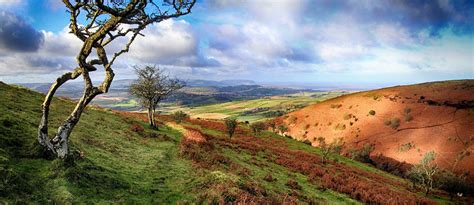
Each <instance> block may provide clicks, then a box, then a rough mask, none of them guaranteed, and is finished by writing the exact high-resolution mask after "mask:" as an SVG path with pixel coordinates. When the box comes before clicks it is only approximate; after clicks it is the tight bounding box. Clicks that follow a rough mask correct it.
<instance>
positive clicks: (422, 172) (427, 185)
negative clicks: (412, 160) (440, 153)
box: [407, 151, 438, 196]
mask: <svg viewBox="0 0 474 205" xmlns="http://www.w3.org/2000/svg"><path fill="white" fill-rule="evenodd" d="M435 159H436V153H435V152H434V151H430V152H427V153H426V154H425V155H424V156H423V159H421V160H420V163H418V164H415V165H414V166H413V167H412V169H411V170H410V171H409V172H408V174H407V175H408V178H409V179H410V181H412V182H413V186H415V184H416V183H419V184H420V185H421V186H422V187H423V189H424V190H425V194H426V195H427V196H428V194H429V193H430V191H431V190H432V189H433V186H434V185H435V183H434V182H435V178H434V175H435V174H436V173H437V172H438V166H437V164H436V163H435Z"/></svg>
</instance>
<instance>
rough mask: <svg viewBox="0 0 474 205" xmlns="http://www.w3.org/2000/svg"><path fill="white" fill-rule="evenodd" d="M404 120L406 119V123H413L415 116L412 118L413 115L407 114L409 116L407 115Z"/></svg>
mask: <svg viewBox="0 0 474 205" xmlns="http://www.w3.org/2000/svg"><path fill="white" fill-rule="evenodd" d="M404 118H405V122H410V121H412V120H413V116H411V115H408V114H407V115H405V117H404Z"/></svg>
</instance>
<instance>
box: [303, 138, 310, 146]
mask: <svg viewBox="0 0 474 205" xmlns="http://www.w3.org/2000/svg"><path fill="white" fill-rule="evenodd" d="M303 143H305V144H307V145H312V143H311V141H309V140H308V139H305V140H304V141H303Z"/></svg>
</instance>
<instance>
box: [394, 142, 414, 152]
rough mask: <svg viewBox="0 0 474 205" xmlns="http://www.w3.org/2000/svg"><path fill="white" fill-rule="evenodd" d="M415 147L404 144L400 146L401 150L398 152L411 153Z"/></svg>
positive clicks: (410, 144)
mask: <svg viewBox="0 0 474 205" xmlns="http://www.w3.org/2000/svg"><path fill="white" fill-rule="evenodd" d="M413 147H414V146H413V144H412V143H411V142H409V143H406V144H402V145H401V146H400V148H398V151H399V152H406V151H409V150H410V149H411V148H413Z"/></svg>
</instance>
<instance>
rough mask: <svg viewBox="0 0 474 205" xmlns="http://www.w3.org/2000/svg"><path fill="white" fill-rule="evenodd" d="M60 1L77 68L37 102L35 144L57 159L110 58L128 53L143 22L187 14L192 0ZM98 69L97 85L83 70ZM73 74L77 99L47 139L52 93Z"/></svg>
mask: <svg viewBox="0 0 474 205" xmlns="http://www.w3.org/2000/svg"><path fill="white" fill-rule="evenodd" d="M63 3H64V4H65V6H66V8H67V11H68V13H69V14H70V24H69V28H70V33H72V34H73V35H75V36H76V37H77V38H79V39H80V40H81V41H82V47H81V49H80V51H79V53H78V54H77V56H76V61H77V67H76V68H75V69H74V70H72V71H70V72H67V73H64V74H63V75H62V76H60V77H58V78H57V79H56V81H55V82H54V83H53V84H52V85H51V88H50V89H49V91H48V93H47V95H46V97H45V99H44V102H43V104H42V106H41V107H42V117H41V121H40V124H39V128H38V140H39V143H40V144H41V145H42V146H44V147H46V148H47V149H48V150H50V151H52V152H53V153H54V154H56V155H57V156H58V157H59V158H65V157H66V156H67V155H68V152H69V149H68V138H69V135H70V134H71V132H72V130H73V129H74V126H75V125H76V124H77V123H78V122H79V119H80V117H81V114H82V112H83V111H84V109H85V108H86V106H87V105H88V104H89V103H90V102H91V101H92V99H94V97H95V96H97V95H100V94H103V93H107V92H108V90H109V87H110V84H111V82H112V80H113V78H114V72H113V69H112V65H113V63H114V62H115V60H116V59H117V58H118V57H119V56H121V55H122V54H124V53H126V52H128V51H129V49H130V45H132V43H133V41H134V40H135V39H136V38H137V36H138V35H143V34H142V33H141V32H142V31H143V30H144V29H145V28H146V27H147V26H148V25H150V24H153V23H158V22H161V21H163V20H166V19H170V18H175V17H179V16H183V15H186V14H189V13H191V8H192V7H193V6H194V4H195V0H74V1H72V2H71V0H63ZM119 39H126V43H124V45H123V47H122V49H119V50H118V51H116V52H113V53H107V50H109V51H110V50H111V47H112V46H111V44H112V42H118V41H117V40H119ZM115 44H117V43H115ZM115 46H116V45H114V47H115ZM170 46H172V45H170ZM94 52H95V53H94ZM99 67H102V68H103V69H104V71H105V77H104V80H103V82H102V83H101V84H100V85H94V84H93V82H92V80H91V77H90V75H89V73H90V72H93V71H96V70H97V69H98V68H99ZM79 76H82V78H83V80H84V92H83V94H82V97H81V98H80V99H79V101H78V102H77V104H76V107H75V108H74V110H73V111H72V113H71V114H70V115H69V117H68V118H67V119H66V120H65V121H64V122H63V124H62V125H61V126H60V127H59V128H58V130H57V133H56V134H55V136H54V138H52V139H50V138H49V137H48V115H49V108H50V104H51V101H52V99H53V96H54V93H55V92H56V90H57V89H58V88H59V87H60V86H61V85H63V84H64V83H65V82H67V81H68V80H74V79H76V78H78V77H79Z"/></svg>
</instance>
